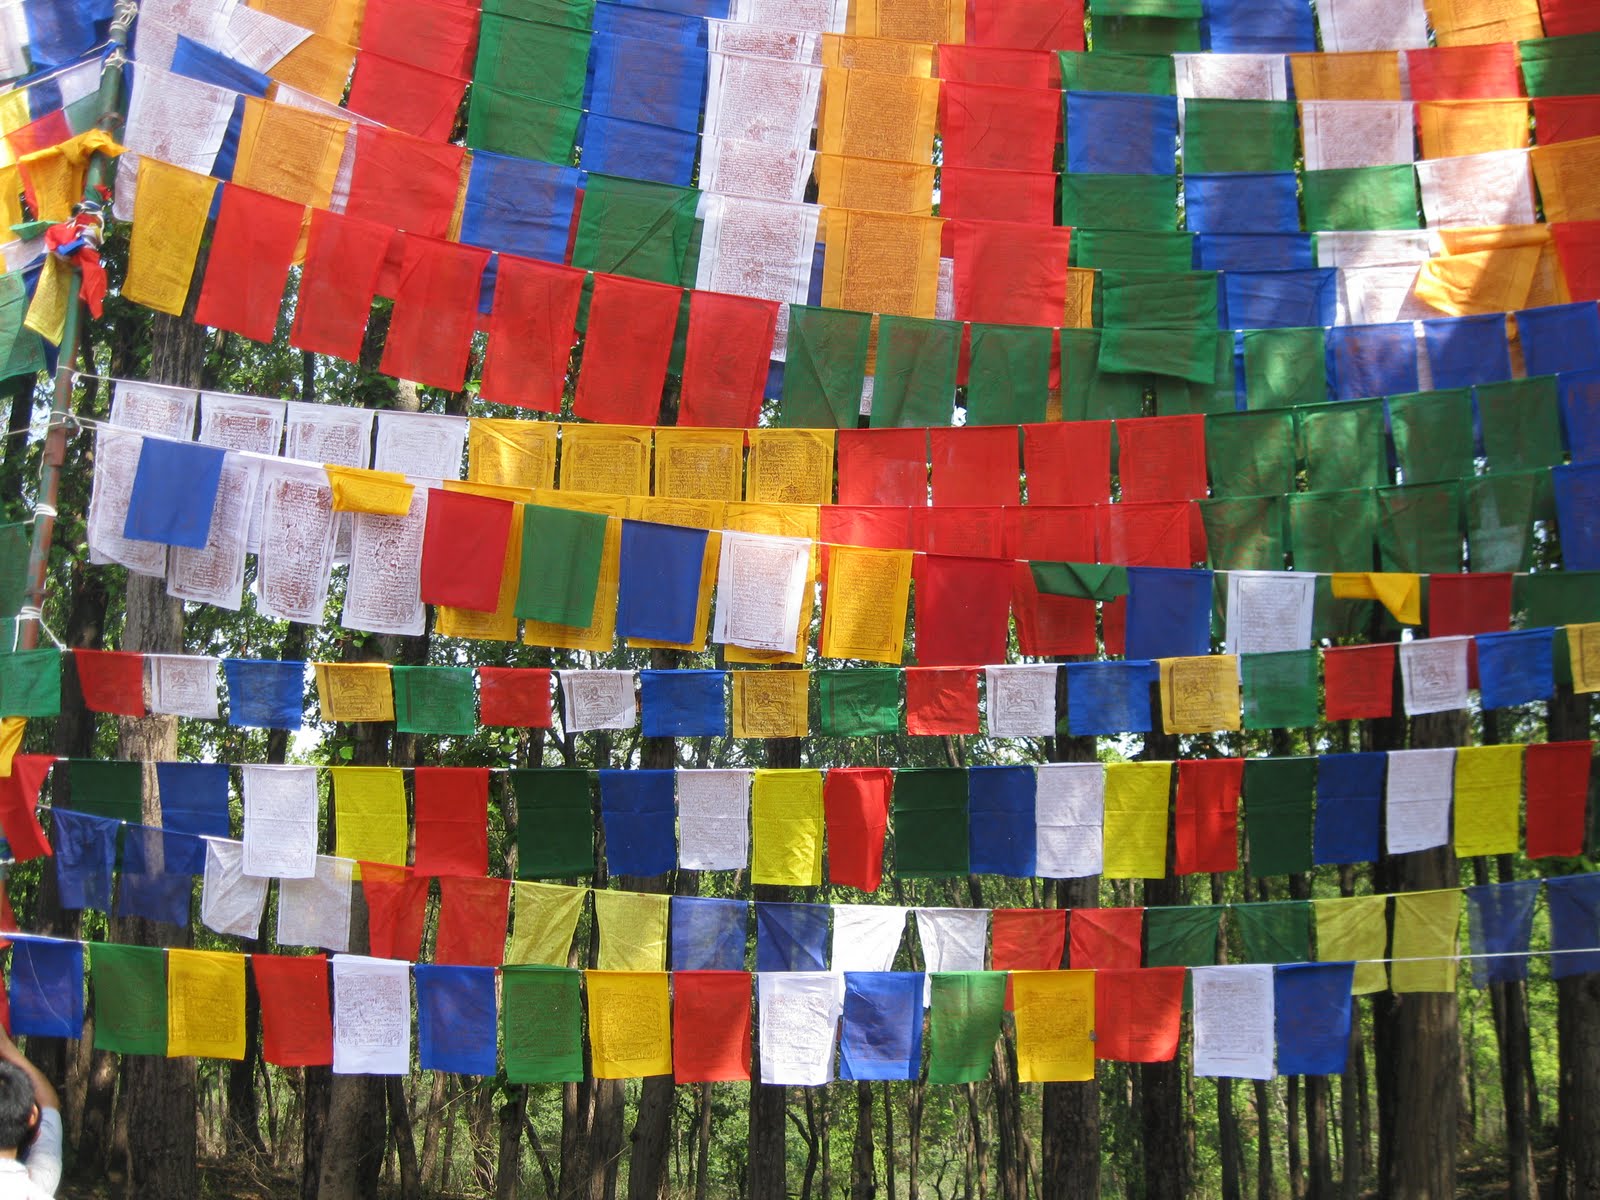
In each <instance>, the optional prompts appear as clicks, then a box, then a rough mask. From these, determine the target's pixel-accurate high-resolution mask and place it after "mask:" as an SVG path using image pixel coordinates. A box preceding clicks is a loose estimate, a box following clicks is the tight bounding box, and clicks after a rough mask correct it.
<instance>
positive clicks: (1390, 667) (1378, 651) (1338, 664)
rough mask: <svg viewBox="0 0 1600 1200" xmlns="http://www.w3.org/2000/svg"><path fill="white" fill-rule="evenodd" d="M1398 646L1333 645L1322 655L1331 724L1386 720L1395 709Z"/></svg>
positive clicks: (1326, 703) (1328, 716)
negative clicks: (1332, 722)
mask: <svg viewBox="0 0 1600 1200" xmlns="http://www.w3.org/2000/svg"><path fill="white" fill-rule="evenodd" d="M1395 653H1396V651H1395V646H1394V645H1393V644H1389V645H1375V646H1330V647H1329V648H1328V649H1327V650H1325V651H1324V652H1323V656H1322V674H1323V688H1324V692H1325V694H1326V699H1325V710H1326V713H1327V718H1328V720H1330V721H1350V720H1356V721H1360V720H1365V719H1367V718H1371V717H1387V716H1389V715H1390V714H1391V713H1392V712H1393V710H1394V662H1395Z"/></svg>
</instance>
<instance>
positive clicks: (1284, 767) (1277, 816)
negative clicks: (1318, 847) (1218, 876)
mask: <svg viewBox="0 0 1600 1200" xmlns="http://www.w3.org/2000/svg"><path fill="white" fill-rule="evenodd" d="M1316 787H1317V760H1316V759H1315V758H1248V759H1246V760H1245V764H1244V835H1245V844H1246V846H1248V847H1249V854H1250V874H1251V875H1253V876H1255V877H1256V878H1258V879H1260V878H1262V877H1263V876H1267V875H1295V874H1299V873H1300V872H1302V871H1309V870H1310V869H1311V865H1312V863H1311V805H1312V797H1313V796H1314V795H1315V793H1316Z"/></svg>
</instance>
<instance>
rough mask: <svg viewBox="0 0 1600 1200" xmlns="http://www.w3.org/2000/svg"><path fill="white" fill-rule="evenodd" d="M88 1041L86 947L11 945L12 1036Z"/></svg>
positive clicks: (47, 942) (43, 942) (23, 941)
mask: <svg viewBox="0 0 1600 1200" xmlns="http://www.w3.org/2000/svg"><path fill="white" fill-rule="evenodd" d="M24 1034H26V1035H28V1036H31V1037H59V1038H77V1037H82V1036H83V945H82V943H79V942H58V941H55V940H54V939H44V938H41V939H38V940H35V939H33V938H17V939H16V940H15V941H13V942H12V944H11V1036H12V1037H21V1036H23V1035H24Z"/></svg>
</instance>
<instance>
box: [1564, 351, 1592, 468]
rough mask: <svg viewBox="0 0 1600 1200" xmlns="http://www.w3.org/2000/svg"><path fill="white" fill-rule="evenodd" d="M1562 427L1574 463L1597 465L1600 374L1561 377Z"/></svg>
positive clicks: (1575, 374)
mask: <svg viewBox="0 0 1600 1200" xmlns="http://www.w3.org/2000/svg"><path fill="white" fill-rule="evenodd" d="M1561 424H1562V427H1563V428H1564V429H1565V430H1566V435H1567V449H1568V450H1570V451H1572V461H1573V462H1575V463H1586V462H1600V370H1593V371H1572V372H1569V373H1568V374H1566V375H1563V376H1562V377H1561Z"/></svg>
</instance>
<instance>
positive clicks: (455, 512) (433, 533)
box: [421, 488, 512, 612]
mask: <svg viewBox="0 0 1600 1200" xmlns="http://www.w3.org/2000/svg"><path fill="white" fill-rule="evenodd" d="M511 514H512V506H511V503H510V502H509V501H506V500H496V499H493V498H491V497H489V496H473V495H469V494H467V493H465V492H451V491H445V490H443V489H440V488H430V489H429V491H428V516H427V522H426V524H425V526H424V527H423V535H422V593H421V594H422V601H423V603H425V604H447V605H450V606H452V607H454V608H465V609H470V610H472V611H474V612H493V611H494V610H495V609H496V608H497V607H498V606H499V603H500V580H501V575H502V574H503V573H504V571H505V560H506V539H507V538H508V537H509V536H510V534H511Z"/></svg>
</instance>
